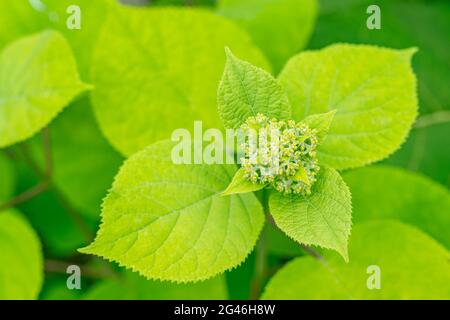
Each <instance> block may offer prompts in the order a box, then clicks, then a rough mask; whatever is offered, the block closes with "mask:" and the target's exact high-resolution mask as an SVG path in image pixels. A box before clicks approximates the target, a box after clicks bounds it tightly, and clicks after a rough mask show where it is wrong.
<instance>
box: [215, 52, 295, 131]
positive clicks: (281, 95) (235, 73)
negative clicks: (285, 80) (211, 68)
mask: <svg viewBox="0 0 450 320" xmlns="http://www.w3.org/2000/svg"><path fill="white" fill-rule="evenodd" d="M225 51H226V55H227V62H226V64H225V70H224V72H223V76H222V80H221V81H220V85H219V91H218V97H217V100H218V108H219V114H220V116H221V118H222V122H223V124H224V126H225V127H226V128H233V129H237V128H239V127H240V125H241V124H242V123H244V122H245V120H246V119H247V118H248V117H250V116H256V115H257V114H258V113H262V114H264V115H266V116H268V117H269V118H272V117H273V118H277V119H289V118H290V115H291V106H290V105H289V101H288V99H287V96H286V93H285V91H284V89H283V88H282V87H281V86H280V84H279V83H278V82H277V80H276V79H275V78H273V77H272V75H270V74H269V73H268V72H267V71H264V70H263V69H260V68H258V67H256V66H254V65H252V64H251V63H249V62H247V61H243V60H240V59H238V58H236V57H235V56H234V55H233V54H232V53H231V51H230V50H229V49H228V48H227V49H226V50H225Z"/></svg>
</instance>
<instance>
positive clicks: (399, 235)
mask: <svg viewBox="0 0 450 320" xmlns="http://www.w3.org/2000/svg"><path fill="white" fill-rule="evenodd" d="M349 254H350V262H349V263H343V262H342V260H341V259H339V257H337V256H336V255H332V254H326V255H325V256H324V259H325V260H324V261H319V260H315V259H313V258H312V257H304V258H297V259H295V260H292V261H291V262H289V263H288V264H287V265H285V266H284V267H283V268H282V269H281V270H280V271H279V272H278V273H277V274H276V275H275V276H274V277H273V278H272V279H271V280H270V282H269V284H268V285H267V287H266V290H265V293H264V294H263V296H262V298H263V299H382V300H383V299H408V300H409V299H449V298H450V271H449V270H450V264H449V261H450V260H449V259H450V255H449V252H448V251H447V250H446V249H445V248H444V247H443V246H442V245H440V244H439V243H437V242H436V241H435V240H433V239H432V238H430V237H429V236H428V235H426V234H425V233H423V232H421V231H419V230H418V229H416V228H414V227H411V226H409V225H406V224H402V223H400V222H394V221H371V222H365V223H362V224H358V225H355V227H354V230H353V234H352V241H351V242H350V248H349ZM369 266H378V267H379V268H380V269H379V270H380V289H379V290H377V289H372V290H370V289H369V288H368V286H367V284H368V282H369V284H371V283H372V281H371V277H374V272H373V271H371V270H372V269H368V268H369ZM372 279H373V278H372Z"/></svg>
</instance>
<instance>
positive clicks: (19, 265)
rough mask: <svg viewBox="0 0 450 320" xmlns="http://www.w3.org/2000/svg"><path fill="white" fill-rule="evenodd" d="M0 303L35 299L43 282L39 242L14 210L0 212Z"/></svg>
mask: <svg viewBox="0 0 450 320" xmlns="http://www.w3.org/2000/svg"><path fill="white" fill-rule="evenodd" d="M0 252H1V254H0V300H16V299H19V300H29V299H36V298H37V296H38V294H39V291H40V289H41V285H42V280H43V276H44V275H43V264H42V252H41V245H40V243H39V239H38V237H37V235H36V233H35V232H34V230H33V229H32V228H31V226H30V225H29V224H28V222H26V221H25V219H24V218H23V217H22V215H20V214H19V213H18V212H17V211H15V210H7V211H2V212H0Z"/></svg>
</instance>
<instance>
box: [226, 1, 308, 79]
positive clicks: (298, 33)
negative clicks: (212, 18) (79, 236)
mask: <svg viewBox="0 0 450 320" xmlns="http://www.w3.org/2000/svg"><path fill="white" fill-rule="evenodd" d="M218 12H219V14H221V15H223V16H225V17H227V18H230V19H232V20H235V21H236V22H237V23H238V24H239V25H241V26H242V27H243V28H244V29H245V30H247V31H248V33H249V34H250V35H251V36H252V38H253V40H254V41H255V43H256V44H257V45H258V46H259V47H260V48H261V49H262V50H263V51H264V53H265V54H266V55H267V57H268V58H269V60H270V62H271V63H272V65H273V67H274V70H275V71H276V73H278V72H279V71H280V70H281V68H282V67H283V65H284V64H285V62H286V61H287V60H288V59H289V58H290V57H291V56H292V55H293V54H295V53H297V52H299V51H300V50H301V49H303V48H304V47H305V45H306V44H307V42H308V40H309V37H310V35H311V33H312V31H313V28H314V25H315V21H316V16H317V1H316V0H220V1H219V8H218Z"/></svg>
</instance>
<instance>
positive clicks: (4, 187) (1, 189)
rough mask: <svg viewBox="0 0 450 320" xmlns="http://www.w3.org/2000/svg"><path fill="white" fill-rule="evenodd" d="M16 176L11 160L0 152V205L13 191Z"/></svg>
mask: <svg viewBox="0 0 450 320" xmlns="http://www.w3.org/2000/svg"><path fill="white" fill-rule="evenodd" d="M15 180H16V177H15V174H14V167H13V165H12V163H11V161H10V160H9V159H8V158H7V157H6V156H4V155H2V154H0V205H1V203H2V202H3V201H7V200H8V199H9V197H11V195H12V194H13V192H14V188H15V184H16V181H15Z"/></svg>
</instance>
